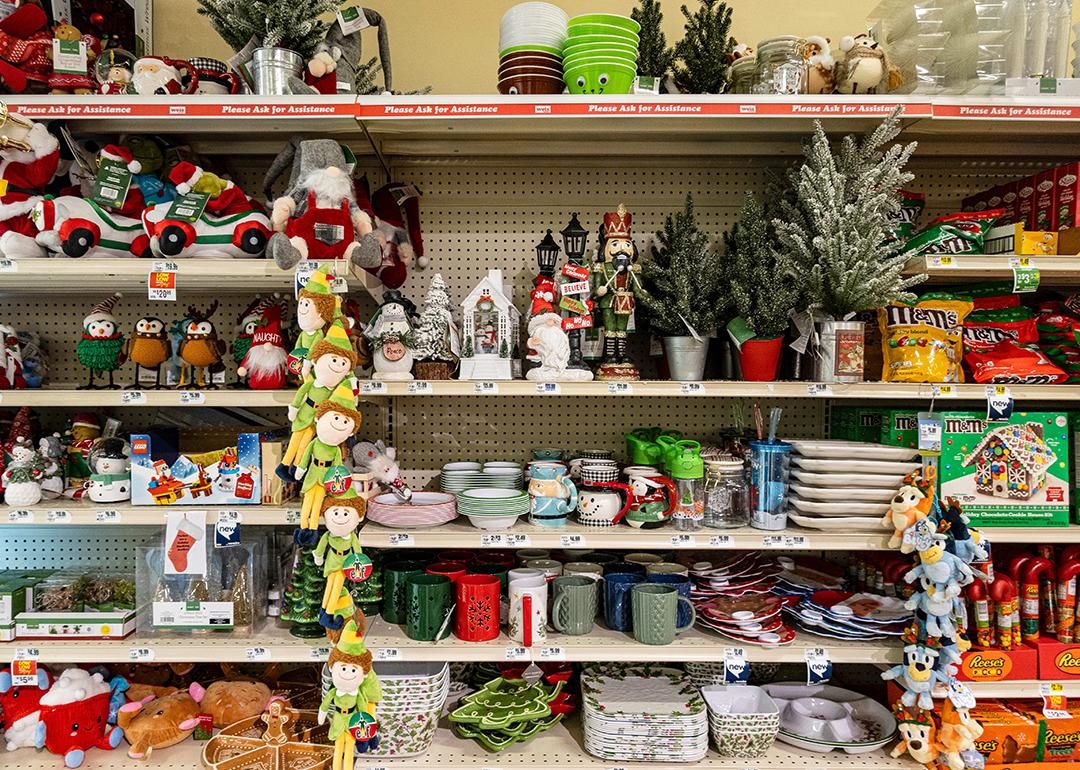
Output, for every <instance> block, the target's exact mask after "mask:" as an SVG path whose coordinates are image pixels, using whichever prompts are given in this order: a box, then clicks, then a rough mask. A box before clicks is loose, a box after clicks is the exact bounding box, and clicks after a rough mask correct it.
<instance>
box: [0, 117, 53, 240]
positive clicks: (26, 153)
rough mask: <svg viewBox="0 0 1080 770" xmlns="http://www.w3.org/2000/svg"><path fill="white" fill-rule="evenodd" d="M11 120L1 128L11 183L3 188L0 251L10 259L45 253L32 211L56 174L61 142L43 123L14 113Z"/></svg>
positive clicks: (0, 156) (5, 174)
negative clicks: (27, 127) (38, 240)
mask: <svg viewBox="0 0 1080 770" xmlns="http://www.w3.org/2000/svg"><path fill="white" fill-rule="evenodd" d="M8 121H9V123H10V124H11V125H10V127H9V125H7V124H5V125H4V126H3V127H2V128H0V179H3V180H4V182H6V183H7V184H6V186H5V187H4V189H3V190H2V191H0V253H3V255H4V256H5V257H8V258H9V259H20V258H27V257H44V256H45V249H44V247H42V246H41V245H39V244H38V243H37V241H35V240H34V236H35V235H37V231H38V229H37V227H36V226H35V225H34V223H33V221H32V220H31V216H30V214H31V212H32V211H33V210H34V207H35V206H36V205H37V204H38V203H39V202H40V201H41V200H42V196H43V195H44V194H45V187H46V185H48V184H49V183H50V182H51V181H52V180H53V177H55V176H56V170H57V166H58V165H59V163H60V143H59V142H58V141H57V139H56V137H55V136H53V135H52V134H50V133H49V131H48V129H47V128H45V125H44V124H42V123H34V122H32V121H29V120H27V119H26V118H23V117H22V116H21V115H17V114H14V113H12V114H11V115H9V116H8ZM26 126H30V128H29V130H26Z"/></svg>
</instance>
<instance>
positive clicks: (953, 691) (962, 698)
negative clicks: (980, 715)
mask: <svg viewBox="0 0 1080 770" xmlns="http://www.w3.org/2000/svg"><path fill="white" fill-rule="evenodd" d="M1059 686H1060V685H1059ZM945 697H947V698H948V699H949V700H951V701H952V704H953V705H954V706H956V708H958V709H973V708H975V694H974V693H973V692H971V688H969V687H968V686H967V685H966V684H964V683H963V682H961V681H958V680H956V679H950V680H949V687H948V689H947V690H946V693H945Z"/></svg>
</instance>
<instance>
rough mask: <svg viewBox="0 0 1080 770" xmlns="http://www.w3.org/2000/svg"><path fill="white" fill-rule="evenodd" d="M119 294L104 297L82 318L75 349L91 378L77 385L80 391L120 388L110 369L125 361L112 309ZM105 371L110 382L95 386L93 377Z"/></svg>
mask: <svg viewBox="0 0 1080 770" xmlns="http://www.w3.org/2000/svg"><path fill="white" fill-rule="evenodd" d="M121 296H123V295H121V294H120V292H116V293H115V294H113V295H112V296H111V297H108V298H106V299H103V300H102V301H101V302H99V303H97V304H96V305H94V307H92V308H91V309H90V315H88V316H86V318H84V319H83V329H82V337H81V339H80V340H79V343H78V345H76V346H75V352H76V354H78V357H79V363H80V364H82V365H83V366H85V367H86V368H87V369H89V370H90V381H89V382H88V383H86V384H85V385H82V386H80V387H79V389H80V390H87V389H97V388H118V387H120V386H119V385H117V384H115V383H114V382H113V372H115V371H116V370H117V369H119V368H120V367H121V366H122V365H123V364H124V335H123V333H121V331H120V327H119V326H118V325H117V323H116V317H115V316H114V315H113V312H112V311H113V308H114V307H115V306H116V303H117V302H119V301H120V297H121ZM105 373H108V375H109V384H108V385H98V384H97V383H96V382H95V379H96V378H97V376H98V375H101V376H103V377H104V375H105Z"/></svg>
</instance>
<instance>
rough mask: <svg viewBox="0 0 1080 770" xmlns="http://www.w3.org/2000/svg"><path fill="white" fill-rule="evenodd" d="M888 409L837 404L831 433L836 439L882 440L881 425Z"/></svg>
mask: <svg viewBox="0 0 1080 770" xmlns="http://www.w3.org/2000/svg"><path fill="white" fill-rule="evenodd" d="M886 411H887V410H884V409H880V408H876V407H872V408H864V407H861V406H835V407H833V409H832V422H831V424H830V431H829V434H830V436H831V437H832V438H835V439H844V440H847V441H869V442H872V443H875V444H876V443H877V442H878V441H880V440H881V431H882V428H881V425H882V421H883V419H884V415H885V414H886Z"/></svg>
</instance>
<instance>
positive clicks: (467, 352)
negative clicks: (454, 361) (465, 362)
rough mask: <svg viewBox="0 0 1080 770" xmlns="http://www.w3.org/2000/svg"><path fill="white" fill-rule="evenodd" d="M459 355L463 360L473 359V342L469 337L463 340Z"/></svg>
mask: <svg viewBox="0 0 1080 770" xmlns="http://www.w3.org/2000/svg"><path fill="white" fill-rule="evenodd" d="M461 355H462V357H464V358H472V357H473V341H472V338H471V337H469V338H467V339H466V340H465V344H464V345H463V346H462V350H461Z"/></svg>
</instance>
